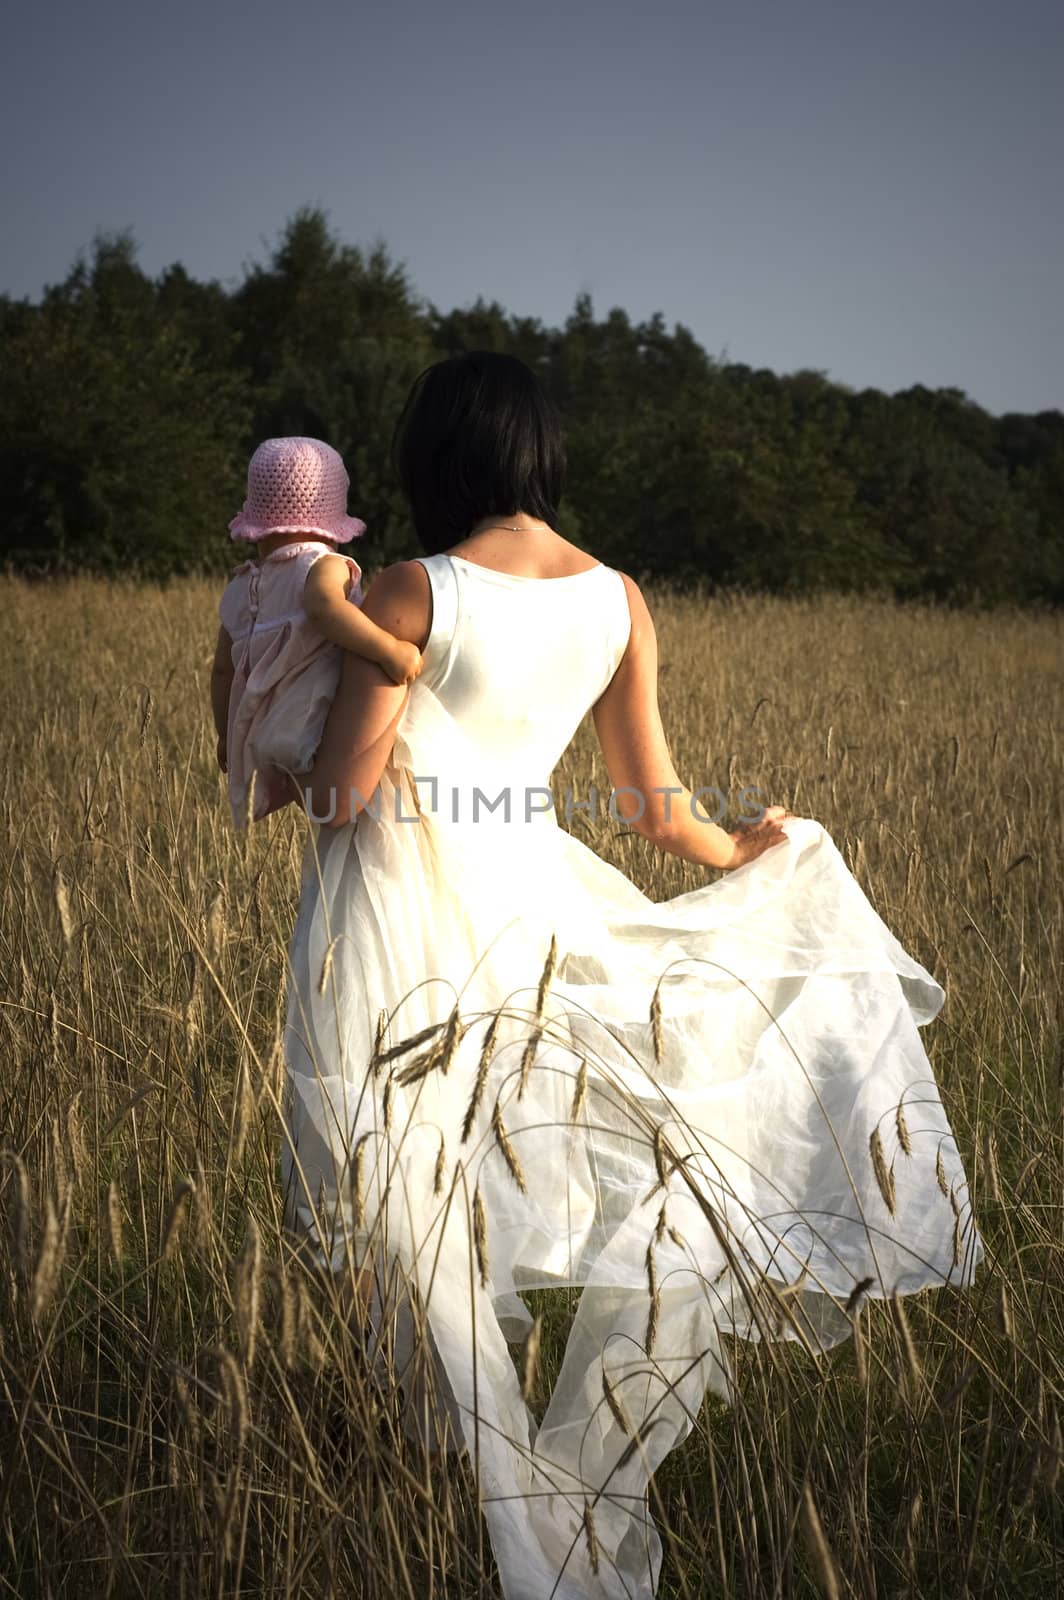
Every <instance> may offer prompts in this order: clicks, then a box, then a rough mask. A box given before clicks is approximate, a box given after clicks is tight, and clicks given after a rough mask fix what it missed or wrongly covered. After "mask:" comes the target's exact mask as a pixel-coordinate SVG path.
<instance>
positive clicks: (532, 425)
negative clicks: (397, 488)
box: [392, 350, 565, 555]
mask: <svg viewBox="0 0 1064 1600" xmlns="http://www.w3.org/2000/svg"><path fill="white" fill-rule="evenodd" d="M392 460H393V462H394V464H395V469H396V472H397V473H398V476H399V482H400V484H401V485H402V489H403V493H404V494H405V495H406V498H407V499H408V500H409V502H410V509H411V511H412V512H413V517H414V527H415V529H416V530H417V536H418V539H419V540H420V541H421V544H422V546H423V548H424V549H425V550H426V551H427V552H428V554H429V555H436V554H437V553H438V552H439V551H441V550H446V549H448V548H449V547H450V546H451V545H452V544H457V543H458V542H459V540H460V539H464V538H466V536H467V535H468V533H469V530H470V529H471V528H472V527H473V526H474V525H475V524H476V523H478V522H480V521H482V519H483V518H484V517H489V516H490V517H513V516H516V515H517V513H518V512H520V511H523V512H524V513H525V514H526V515H527V516H530V517H538V518H540V519H541V520H542V521H543V522H549V523H551V524H553V523H554V522H556V521H557V518H558V504H559V502H560V500H561V497H562V488H563V485H564V481H565V445H564V442H563V439H562V427H561V418H560V417H559V415H558V410H557V407H556V406H555V404H554V402H553V401H552V400H551V399H550V398H549V396H548V395H547V393H546V392H545V390H544V389H543V387H542V385H541V384H540V381H539V379H538V378H537V377H536V375H535V373H534V372H533V371H532V369H531V368H530V367H526V366H525V364H524V362H523V361H518V360H517V358H516V357H515V356H504V355H499V354H497V353H496V352H495V351H491V350H469V351H467V352H465V353H464V354H463V355H458V356H451V357H450V358H449V359H448V360H446V361H439V362H437V363H436V364H435V366H431V367H427V368H426V369H425V371H424V372H422V373H421V375H420V376H419V377H418V378H416V379H415V381H414V386H413V388H412V389H411V391H410V394H409V396H408V397H407V401H406V405H405V406H404V407H403V411H402V415H401V416H400V418H399V421H398V422H397V424H396V427H395V434H394V437H393V440H392Z"/></svg>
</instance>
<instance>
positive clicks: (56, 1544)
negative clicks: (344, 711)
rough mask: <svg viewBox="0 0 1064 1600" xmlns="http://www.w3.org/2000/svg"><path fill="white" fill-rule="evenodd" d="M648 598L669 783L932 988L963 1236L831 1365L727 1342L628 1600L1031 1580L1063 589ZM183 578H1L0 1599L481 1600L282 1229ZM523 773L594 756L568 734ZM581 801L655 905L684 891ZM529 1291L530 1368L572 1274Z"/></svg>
mask: <svg viewBox="0 0 1064 1600" xmlns="http://www.w3.org/2000/svg"><path fill="white" fill-rule="evenodd" d="M651 599H652V605H653V609H654V612H655V616H656V619H657V622H658V629H659V637H660V641H661V652H662V663H663V667H662V706H663V715H664V720H665V725H666V728H667V730H668V733H669V736H670V740H671V744H672V748H673V753H674V755H675V757H676V762H677V766H678V769H679V771H680V772H681V774H682V775H683V776H684V778H685V779H686V780H687V781H689V782H691V783H696V782H697V783H698V784H705V785H710V784H716V785H717V786H718V787H720V788H721V789H722V790H724V791H725V792H726V793H729V794H732V795H736V794H738V791H739V789H740V788H741V787H742V785H744V784H750V785H757V786H758V788H759V789H760V791H761V793H762V794H763V796H764V797H765V799H766V800H775V801H781V802H784V803H786V804H787V805H788V806H789V807H790V809H792V810H793V811H795V812H797V813H800V814H804V815H810V816H814V817H816V818H817V819H819V820H820V821H821V822H822V823H823V824H824V825H825V827H826V828H827V829H828V830H829V832H830V833H831V834H832V835H833V837H834V838H835V840H836V842H837V843H838V844H839V847H840V849H842V850H843V852H844V854H845V856H846V859H847V861H848V862H849V864H850V866H851V869H852V870H853V872H854V873H855V874H856V876H857V878H858V880H859V882H860V883H861V885H862V887H863V888H864V889H865V891H866V893H867V894H868V895H869V897H870V898H871V900H872V902H873V904H874V905H875V906H876V908H877V910H878V911H879V912H880V914H881V915H882V916H883V917H884V918H885V920H886V921H887V922H888V923H889V925H890V926H891V927H892V928H893V929H894V931H895V932H896V933H897V935H898V936H899V938H900V939H901V940H902V942H903V943H904V944H905V945H906V946H907V948H908V949H910V950H911V951H912V952H913V954H914V955H916V956H917V958H918V959H919V960H921V961H922V962H923V963H924V964H925V965H926V966H927V967H929V969H930V970H931V971H932V972H933V974H934V975H935V976H936V977H937V978H938V979H939V981H940V982H942V983H943V984H944V986H945V989H946V1004H945V1008H944V1011H943V1013H942V1014H941V1016H940V1017H939V1018H938V1019H937V1020H936V1021H935V1022H934V1023H933V1024H932V1025H931V1026H930V1028H929V1029H928V1030H927V1032H926V1034H925V1043H926V1045H927V1047H928V1050H929V1053H930V1055H931V1059H932V1062H933V1064H934V1067H935V1071H936V1074H937V1076H938V1080H939V1083H940V1085H941V1088H942V1092H943V1097H944V1100H945V1103H946V1106H947V1110H948V1112H949V1115H950V1117H951V1119H952V1122H953V1126H954V1130H955V1132H956V1135H957V1139H958V1142H959V1144H960V1147H961V1150H962V1153H963V1155H964V1158H965V1161H966V1163H967V1169H968V1175H969V1179H970V1182H971V1186H972V1195H973V1201H974V1207H975V1214H976V1218H977V1221H978V1224H979V1227H980V1229H981V1232H982V1234H983V1237H984V1241H985V1244H986V1249H987V1259H986V1262H985V1264H984V1265H983V1266H982V1268H981V1269H980V1271H979V1274H978V1277H977V1281H976V1285H975V1288H974V1289H973V1290H972V1291H971V1292H970V1293H967V1294H963V1295H962V1294H958V1293H955V1292H954V1291H951V1290H945V1291H941V1292H938V1293H934V1294H924V1295H920V1296H918V1297H915V1298H914V1299H911V1300H910V1301H908V1302H907V1304H906V1308H905V1310H906V1315H905V1316H903V1317H901V1318H900V1319H899V1317H898V1316H897V1314H896V1313H894V1312H892V1310H891V1308H890V1307H889V1305H884V1304H882V1303H876V1304H872V1305H869V1306H867V1307H866V1308H865V1309H864V1310H862V1311H861V1312H859V1313H858V1314H857V1315H856V1317H855V1322H856V1324H857V1327H856V1337H855V1339H853V1340H850V1341H848V1342H847V1343H845V1344H844V1345H842V1346H840V1347H838V1348H837V1349H835V1350H833V1351H831V1352H830V1353H829V1354H828V1355H826V1356H820V1357H813V1356H811V1355H809V1354H808V1353H807V1352H805V1351H804V1350H802V1349H801V1348H800V1347H798V1346H796V1345H794V1344H790V1345H786V1346H782V1345H760V1346H752V1345H751V1346H741V1347H738V1348H737V1349H736V1350H735V1359H736V1362H737V1368H738V1378H739V1383H738V1395H737V1400H736V1403H735V1404H734V1405H733V1406H725V1405H723V1404H722V1403H720V1402H719V1401H716V1400H710V1401H707V1403H706V1406H705V1407H704V1409H703V1411H702V1413H701V1415H700V1417H699V1419H698V1423H697V1426H696V1428H695V1429H694V1431H693V1433H692V1435H691V1437H690V1438H689V1439H688V1440H687V1442H686V1443H685V1445H684V1446H683V1447H682V1448H681V1449H680V1450H679V1451H677V1452H676V1453H675V1454H674V1456H672V1457H671V1458H670V1459H669V1460H668V1461H667V1462H666V1464H665V1466H664V1467H663V1468H662V1469H661V1471H660V1472H659V1473H658V1475H657V1477H656V1479H655V1482H654V1485H653V1500H654V1510H655V1516H656V1520H657V1521H658V1525H659V1528H660V1529H661V1530H662V1533H663V1537H664V1538H665V1540H666V1552H665V1565H664V1569H663V1574H662V1581H661V1590H660V1592H661V1596H662V1600H681V1597H682V1600H695V1597H699V1600H724V1597H728V1600H797V1597H802V1596H815V1595H823V1596H827V1597H829V1600H836V1597H845V1596H854V1597H860V1600H865V1597H867V1600H872V1597H875V1600H902V1597H907V1600H923V1597H929V1596H936V1597H938V1596H941V1597H943V1600H945V1597H949V1600H960V1597H965V1596H973V1597H974V1596H980V1597H982V1596H986V1597H994V1600H998V1597H1001V1600H1007V1597H1012V1596H1016V1597H1020V1596H1031V1597H1035V1596H1051V1595H1054V1594H1059V1593H1061V1592H1064V1492H1062V1491H1064V1441H1062V1426H1064V1007H1062V994H1064V982H1062V980H1064V894H1062V886H1064V726H1062V714H1064V619H1062V618H1061V617H1060V616H1054V615H1052V614H1037V613H1032V612H1023V611H1010V610H999V611H996V612H978V611H961V610H952V611H951V610H944V609H937V608H933V607H929V606H923V605H907V606H903V607H898V606H894V605H892V604H890V603H887V602H883V601H878V600H861V599H850V598H831V597H826V598H820V599H813V598H808V599H796V600H787V599H764V598H756V597H743V596H733V597H715V598H704V597H699V596H697V595H694V594H678V593H667V592H664V591H662V592H660V593H657V594H654V593H651ZM215 604H216V590H215V588H214V586H213V585H211V584H209V583H208V582H207V581H206V580H199V579H186V580H181V581H175V582H173V583H171V584H169V585H167V586H164V587H151V586H136V585H134V584H132V583H125V582H121V581H106V580H102V579H101V580H89V579H77V580H70V581H66V582H49V583H40V584H35V585H34V584H30V583H26V582H23V581H21V580H18V579H15V578H4V579H0V607H2V614H3V615H4V616H5V617H6V618H7V622H6V624H5V626H4V629H3V632H2V635H0V665H2V682H3V684H4V704H3V710H2V713H0V739H2V747H3V768H2V772H3V777H2V788H0V809H2V827H3V834H4V846H3V853H2V856H0V860H2V871H3V888H2V892H0V986H2V987H0V1043H2V1056H0V1059H2V1062H3V1074H2V1079H0V1594H3V1595H11V1596H19V1597H27V1600H37V1597H40V1600H44V1597H52V1596H56V1597H58V1596H64V1597H65V1596H71V1597H74V1596H77V1597H82V1596H94V1597H95V1596H101V1597H121V1600H133V1597H138V1600H139V1597H146V1596H149V1595H151V1596H160V1595H166V1596H178V1597H182V1600H185V1597H188V1600H192V1597H196V1600H204V1597H208V1596H212V1597H217V1600H222V1597H225V1600H229V1597H233V1600H235V1597H238V1596H240V1597H252V1596H263V1597H266V1596H269V1597H270V1600H281V1597H284V1600H293V1597H296V1596H301V1597H306V1600H318V1597H323V1600H324V1597H336V1600H341V1597H358V1600H361V1597H366V1600H385V1597H387V1600H396V1597H402V1600H474V1597H484V1600H487V1597H488V1596H492V1595H494V1594H495V1593H497V1590H496V1588H495V1586H494V1583H493V1576H492V1568H491V1562H490V1554H489V1551H488V1549H487V1542H486V1536H485V1533H484V1530H483V1526H482V1523H481V1519H480V1517H479V1514H478V1511H477V1505H476V1493H475V1484H474V1482H473V1478H472V1474H471V1471H470V1469H469V1466H468V1464H467V1463H463V1462H456V1461H454V1460H452V1461H451V1462H450V1464H449V1465H442V1466H441V1465H440V1464H439V1463H437V1462H435V1461H434V1460H432V1459H431V1458H430V1457H429V1456H428V1455H427V1453H426V1452H425V1451H424V1450H423V1449H419V1448H417V1447H415V1446H414V1445H413V1444H412V1443H411V1442H410V1441H409V1440H408V1439H407V1438H406V1436H405V1435H404V1433H403V1430H402V1427H401V1425H400V1422H399V1420H398V1417H397V1414H396V1409H395V1406H394V1404H393V1403H392V1401H391V1398H390V1395H389V1392H388V1389H387V1386H384V1387H382V1386H381V1385H380V1384H378V1383H375V1382H374V1381H372V1379H371V1378H370V1376H369V1375H368V1374H367V1371H366V1367H365V1364H364V1362H363V1361H362V1360H360V1354H359V1352H360V1341H359V1337H358V1330H357V1328H352V1326H351V1323H350V1320H349V1319H350V1313H349V1308H348V1306H347V1302H346V1300H345V1298H344V1296H343V1294H342V1293H341V1292H340V1291H339V1290H338V1289H337V1288H336V1287H335V1286H333V1285H328V1284H323V1283H321V1282H318V1281H317V1280H315V1279H313V1278H312V1277H311V1276H310V1275H309V1274H308V1273H307V1272H306V1271H305V1269H303V1268H302V1267H301V1265H300V1263H299V1262H298V1261H297V1260H296V1259H295V1258H294V1257H293V1256H292V1254H291V1252H290V1250H289V1248H288V1246H287V1244H286V1241H285V1237H284V1234H283V1230H282V1227H281V1217H280V1214H279V1194H278V1183H277V1168H278V1156H279V1150H280V1138H281V1134H280V1124H279V1107H280V1105H281V1101H282V1096H283V1060H282V1057H281V1053H280V1048H279V1040H280V1029H281V1023H282V1018H283V999H284V960H285V947H286V943H287V939H288V935H289V932H290V928H291V924H292V920H293V917H294V913H295V905H296V898H297V891H298V880H299V865H300V857H301V851H302V845H303V836H304V832H305V828H306V823H305V821H304V819H303V818H301V817H300V816H298V815H297V814H296V813H295V812H294V811H293V810H292V809H291V808H289V810H288V811H287V812H285V813H283V814H281V815H280V816H278V817H275V818H272V819H270V820H269V821H268V822H267V823H265V824H263V825H261V826H259V827H257V828H255V829H253V830H252V831H251V832H250V833H249V834H247V835H246V836H243V837H241V836H238V835H236V834H235V833H234V832H233V830H232V829H231V826H230V823H229V819H228V813H227V808H226V805H225V801H224V796H223V790H222V782H221V779H220V777H219V774H218V772H217V769H216V766H215V760H214V734H213V729H212V728H211V726H210V719H209V713H208V710H207V696H206V673H207V669H208V666H209V661H210V656H211V652H212V647H213V630H214V617H215ZM557 777H558V783H559V788H564V786H566V785H572V786H573V788H574V789H575V790H577V791H579V792H581V793H582V792H585V791H586V789H587V786H588V784H589V783H590V782H592V781H595V782H597V783H599V784H600V785H604V781H605V775H604V773H603V771H602V769H601V762H600V761H599V760H598V759H597V757H596V753H595V749H594V745H593V740H592V737H591V735H590V731H589V729H587V728H584V729H582V730H581V732H580V734H579V736H578V738H577V740H576V741H575V743H574V745H573V747H572V749H571V751H570V752H569V754H568V756H567V757H566V760H565V762H564V764H563V767H562V769H561V770H560V771H559V773H558V775H557ZM574 827H576V828H577V829H578V830H579V831H581V833H582V834H583V836H585V837H588V838H589V839H590V841H591V842H592V843H593V844H594V845H595V847H596V848H597V849H599V850H600V851H601V853H602V854H603V855H604V856H605V857H606V858H607V859H609V860H610V861H612V862H614V863H615V864H617V865H619V866H621V867H622V868H623V869H624V870H625V871H626V872H628V873H629V874H630V875H631V876H632V877H633V878H634V879H635V880H636V881H637V882H638V883H639V884H640V885H641V887H643V888H644V889H645V890H646V891H647V892H648V893H649V894H651V895H652V896H654V897H655V898H662V897H665V896H668V895H673V894H676V893H679V892H681V891H682V890H684V889H686V888H690V887H693V886H694V885H695V884H697V883H700V882H702V881H705V876H706V875H705V874H703V873H702V872H700V871H699V870H698V869H695V868H692V867H689V866H687V865H685V864H684V863H682V862H679V861H677V860H675V859H670V858H663V857H661V856H659V855H657V854H656V853H655V852H654V851H653V849H652V848H651V847H650V846H649V845H647V843H646V842H645V841H643V840H642V839H640V838H638V837H637V836H635V835H633V834H629V833H625V832H624V831H623V830H621V829H619V828H618V827H617V826H615V825H614V824H612V823H610V822H609V820H608V819H607V818H605V817H604V816H603V817H602V818H600V820H599V822H598V823H597V824H589V823H588V822H587V821H586V819H584V818H581V819H579V820H578V821H577V822H575V823H574ZM535 977H536V975H535V974H533V975H531V980H532V981H534V980H535ZM537 1309H538V1310H539V1311H540V1312H541V1313H542V1315H543V1323H542V1339H541V1345H540V1350H539V1356H538V1363H539V1369H540V1370H539V1372H538V1376H535V1377H534V1379H533V1381H534V1384H535V1387H536V1390H537V1392H539V1393H542V1392H543V1391H544V1390H545V1389H546V1387H547V1386H549V1382H550V1374H551V1370H552V1367H553V1366H555V1365H556V1364H557V1361H558V1357H559V1351H560V1347H561V1343H562V1341H563V1338H564V1332H565V1327H566V1322H567V1318H568V1317H569V1315H570V1314H571V1309H572V1307H571V1302H570V1298H569V1296H568V1295H567V1294H566V1293H564V1292H561V1291H558V1292H555V1293H553V1294H551V1293H547V1294H543V1295H541V1296H538V1297H537ZM524 1354H525V1356H527V1355H528V1352H525V1353H524ZM515 1359H517V1360H521V1359H522V1352H520V1351H518V1352H515ZM544 1600H545V1597H544Z"/></svg>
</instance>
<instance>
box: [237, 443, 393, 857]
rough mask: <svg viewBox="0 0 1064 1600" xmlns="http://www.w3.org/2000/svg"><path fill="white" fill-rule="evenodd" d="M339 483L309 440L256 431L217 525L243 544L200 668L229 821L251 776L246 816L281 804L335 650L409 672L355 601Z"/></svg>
mask: <svg viewBox="0 0 1064 1600" xmlns="http://www.w3.org/2000/svg"><path fill="white" fill-rule="evenodd" d="M348 486H349V480H348V476H347V472H346V470H345V468H344V463H343V460H342V458H341V457H340V456H339V455H338V454H337V452H336V451H335V450H334V449H332V447H331V446H330V445H327V444H324V443H323V442H322V441H321V440H320V439H305V438H300V437H297V438H289V439H266V440H265V441H264V442H263V443H262V444H260V445H259V447H258V449H257V450H256V451H255V454H254V455H253V456H252V458H251V462H250V465H249V466H248V492H247V499H246V500H245V501H244V507H243V510H242V511H241V512H240V513H239V514H238V515H237V516H235V517H234V518H233V520H232V522H231V523H230V524H229V532H230V535H231V537H232V538H233V539H246V540H248V541H249V542H250V543H251V544H252V545H254V547H255V557H254V558H253V559H252V560H250V561H245V563H244V565H243V566H241V567H238V568H237V570H236V572H235V573H234V575H233V577H232V579H231V580H230V582H229V584H228V585H227V587H226V589H225V592H224V594H223V595H222V598H221V603H220V606H219V615H220V617H221V626H220V628H219V630H218V643H217V646H216V648H215V653H214V666H213V668H212V671H211V709H212V710H213V713H214V725H215V729H216V730H217V734H218V764H219V766H220V767H221V769H222V771H223V772H225V773H227V775H228V779H229V802H230V805H231V807H232V812H233V821H234V823H235V825H236V826H237V827H238V828H242V827H243V826H244V821H245V817H246V814H247V800H248V791H249V789H250V788H251V785H252V783H254V784H255V799H254V808H253V811H252V816H253V820H255V821H258V820H259V819H260V818H261V817H265V816H267V815H268V814H269V813H270V812H271V811H276V810H277V809H278V808H279V807H280V806H282V805H284V804H285V803H286V801H287V800H288V798H289V796H290V792H291V791H290V787H289V785H288V782H287V779H286V777H285V774H286V772H291V773H296V774H299V773H305V772H306V771H307V770H308V769H309V768H310V766H311V763H312V762H313V760H314V756H315V754H316V752H317V749H318V745H319V744H320V742H321V736H322V732H323V730H324V727H325V719H326V717H327V715H328V712H329V707H330V705H331V704H332V700H333V696H334V695H335V693H336V688H337V685H338V683H339V679H340V665H341V656H340V649H344V650H350V651H352V652H353V653H354V654H355V655H358V656H362V657H364V658H365V659H366V660H367V661H373V662H376V663H377V665H378V666H380V667H382V668H383V670H384V671H385V672H386V673H387V674H388V676H389V677H390V678H391V679H392V680H393V682H395V683H410V682H411V681H412V679H414V678H416V677H417V675H418V673H419V672H420V671H421V652H420V651H419V650H418V649H417V647H416V646H415V645H412V644H408V643H407V642H406V641H405V640H403V639H397V638H395V637H394V635H392V634H390V633H387V632H386V631H385V630H384V629H383V628H378V627H377V625H376V623H375V622H371V621H370V619H369V618H368V617H367V616H364V615H363V613H362V611H361V610H360V609H359V607H360V605H361V603H362V589H361V585H360V583H359V579H360V577H361V570H360V568H359V566H358V563H357V562H356V561H354V560H352V558H351V557H350V556H348V555H341V554H340V553H339V551H338V549H337V546H338V545H342V544H347V543H348V542H349V540H351V539H355V538H358V537H359V535H361V534H363V533H365V531H366V525H365V523H364V522H361V521H360V520H359V518H358V517H349V516H348V515H347V490H348ZM337 646H339V647H340V648H339V649H338V648H337Z"/></svg>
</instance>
